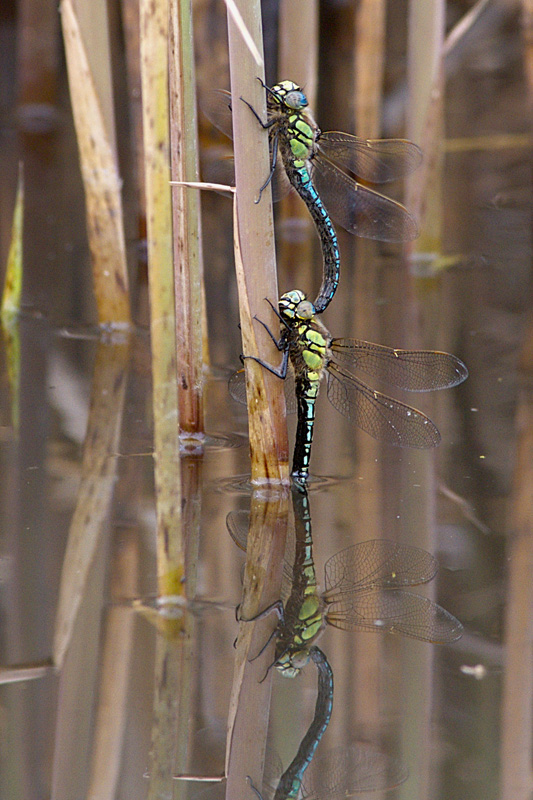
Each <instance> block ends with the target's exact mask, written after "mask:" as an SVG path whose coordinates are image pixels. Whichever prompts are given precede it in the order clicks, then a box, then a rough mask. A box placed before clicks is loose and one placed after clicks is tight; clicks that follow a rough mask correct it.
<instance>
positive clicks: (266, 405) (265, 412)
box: [228, 0, 288, 483]
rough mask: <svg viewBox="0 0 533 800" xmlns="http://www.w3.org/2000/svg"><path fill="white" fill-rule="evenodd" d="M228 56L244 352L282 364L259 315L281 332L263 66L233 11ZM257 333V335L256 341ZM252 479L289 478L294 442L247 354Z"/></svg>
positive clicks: (278, 391)
mask: <svg viewBox="0 0 533 800" xmlns="http://www.w3.org/2000/svg"><path fill="white" fill-rule="evenodd" d="M240 11H241V14H242V16H243V19H244V22H245V24H246V26H247V28H248V30H249V31H250V33H251V35H252V37H253V39H254V41H255V42H256V45H257V46H258V47H259V49H260V50H261V51H262V31H261V10H260V3H259V2H258V0H255V1H254V2H246V3H244V2H241V3H240ZM228 39H229V58H230V75H231V93H232V109H233V134H234V152H235V184H236V189H237V191H236V200H235V204H234V211H235V221H234V234H235V235H234V246H235V262H236V270H237V285H238V289H239V308H240V314H241V330H242V337H243V353H244V354H245V355H256V356H259V357H260V358H261V359H263V360H264V361H266V362H268V363H271V364H277V363H279V360H280V356H279V353H278V351H277V349H276V347H275V346H274V344H273V342H272V341H271V339H270V337H269V336H268V334H267V332H266V331H265V330H263V328H262V326H260V325H256V324H255V323H254V322H252V320H253V317H254V316H255V315H256V316H257V317H258V318H259V319H261V320H263V321H264V322H265V323H266V324H267V325H268V326H269V327H270V329H271V330H272V331H273V332H274V334H277V332H278V331H279V320H278V319H277V317H276V316H275V314H274V312H273V311H272V309H270V308H269V306H268V305H267V303H266V302H265V298H268V299H269V300H270V301H271V302H272V303H274V304H276V303H277V299H278V287H277V278H276V257H275V247H274V228H273V219H272V204H271V188H270V186H268V187H267V188H266V190H265V191H264V192H263V194H262V197H261V200H260V202H259V203H256V202H255V201H256V200H257V198H258V194H259V188H260V187H261V186H262V185H263V183H264V181H265V178H266V176H267V175H268V174H269V171H270V159H269V151H268V134H267V132H266V131H265V130H263V129H262V128H261V126H260V125H259V124H258V122H257V120H256V119H255V117H254V115H253V114H252V112H251V110H250V109H249V108H248V106H247V105H246V104H245V103H244V102H243V101H242V100H241V98H245V99H246V100H247V101H248V102H249V103H250V104H251V105H252V106H253V108H254V109H255V110H256V111H257V113H258V114H259V115H260V117H261V118H262V119H263V120H265V119H266V108H265V91H264V89H263V88H262V86H261V84H260V82H259V80H257V78H260V79H261V80H263V81H264V72H263V70H261V71H260V70H258V69H257V66H256V64H255V61H254V59H253V58H252V56H251V54H250V52H249V50H248V48H247V46H246V44H245V43H244V41H243V39H242V37H241V34H240V33H239V31H238V30H237V29H236V27H235V25H234V23H233V21H232V20H231V19H230V18H228ZM256 335H257V341H256ZM246 374H247V392H248V415H249V426H250V451H251V460H252V482H254V483H262V482H266V481H269V482H274V483H279V482H283V481H287V480H288V443H287V427H286V420H285V398H284V395H283V384H282V381H280V380H279V379H278V378H276V377H275V376H274V375H271V374H270V373H268V372H267V371H266V370H265V369H263V368H262V367H260V366H259V364H257V363H256V362H252V361H250V360H249V359H248V360H247V361H246Z"/></svg>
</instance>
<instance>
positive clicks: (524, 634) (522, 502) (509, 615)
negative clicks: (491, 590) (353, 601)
mask: <svg viewBox="0 0 533 800" xmlns="http://www.w3.org/2000/svg"><path fill="white" fill-rule="evenodd" d="M520 367H521V369H520V373H519V380H520V383H519V392H518V408H517V414H516V427H517V433H518V441H517V450H516V460H515V468H514V476H513V491H512V495H511V514H510V517H511V519H510V521H511V526H510V527H511V537H510V540H509V546H508V551H507V557H508V561H509V575H508V589H507V604H506V615H505V653H506V658H505V674H504V686H503V700H502V741H501V764H502V778H501V797H502V800H517V798H527V797H529V796H530V795H531V786H532V784H533V772H532V769H531V748H532V744H533V743H532V724H533V691H532V685H531V670H532V668H533V648H532V641H533V618H532V616H531V607H532V604H533V582H532V581H531V570H532V566H533V498H532V494H531V486H532V485H533V393H532V391H531V386H532V376H533V320H532V319H531V315H530V323H529V327H528V330H527V333H526V339H525V342H524V346H523V348H522V356H521V363H520Z"/></svg>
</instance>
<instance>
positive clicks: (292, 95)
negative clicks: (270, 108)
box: [284, 90, 309, 111]
mask: <svg viewBox="0 0 533 800" xmlns="http://www.w3.org/2000/svg"><path fill="white" fill-rule="evenodd" d="M284 102H285V105H286V106H288V107H289V108H293V109H294V110H295V111H297V110H298V109H300V108H305V107H306V106H307V105H309V104H308V102H307V97H306V96H305V94H304V93H303V92H302V91H300V90H297V91H293V92H288V93H287V96H286V97H285V100H284Z"/></svg>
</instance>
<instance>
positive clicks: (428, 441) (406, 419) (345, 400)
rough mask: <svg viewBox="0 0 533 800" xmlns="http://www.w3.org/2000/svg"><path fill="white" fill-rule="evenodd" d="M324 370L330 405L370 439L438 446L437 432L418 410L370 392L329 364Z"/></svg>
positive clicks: (351, 377)
mask: <svg viewBox="0 0 533 800" xmlns="http://www.w3.org/2000/svg"><path fill="white" fill-rule="evenodd" d="M327 371H328V372H327V374H328V397H329V399H330V401H331V403H332V405H334V406H335V408H336V409H337V411H339V412H340V413H341V414H343V415H344V416H345V417H347V418H348V419H349V420H351V421H352V422H353V423H354V424H355V425H357V426H358V427H359V428H361V429H362V430H364V431H366V433H368V434H370V436H373V437H374V439H378V440H379V441H380V442H387V443H388V444H392V445H396V446H397V447H416V448H419V449H423V448H425V447H436V446H437V445H438V444H439V442H440V438H441V437H440V433H439V431H438V430H437V428H436V427H435V425H434V424H433V422H432V421H431V420H430V419H429V417H426V415H425V414H423V413H422V412H421V411H417V410H416V408H412V407H411V406H408V405H406V404H405V403H401V402H400V401H399V400H394V399H393V398H392V397H387V395H384V394H381V393H380V392H376V391H374V390H373V389H370V388H369V387H368V386H367V385H366V384H365V383H363V382H362V381H359V380H358V379H357V378H355V377H354V376H353V375H351V374H350V373H349V372H346V371H345V370H344V369H343V368H342V367H339V366H337V365H336V364H334V363H333V362H330V363H329V364H328V367H327Z"/></svg>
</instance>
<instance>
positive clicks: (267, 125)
mask: <svg viewBox="0 0 533 800" xmlns="http://www.w3.org/2000/svg"><path fill="white" fill-rule="evenodd" d="M241 100H242V102H243V103H246V105H247V106H248V108H249V109H250V111H251V112H252V114H253V115H254V117H255V118H256V120H257V121H258V123H259V124H260V125H261V127H262V128H264V129H265V130H268V129H269V128H271V127H272V125H274V123H275V122H276V120H275V118H274V119H269V120H267V121H266V122H263V120H262V119H261V117H260V116H259V114H258V113H257V111H256V110H255V108H254V107H253V105H252V104H251V103H249V102H248V100H245V99H244V97H241Z"/></svg>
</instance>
